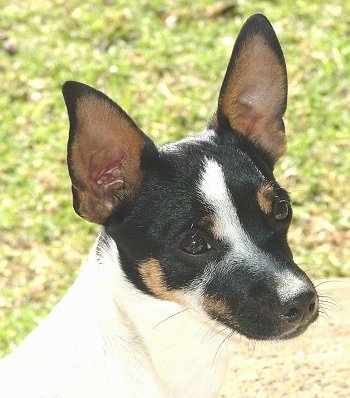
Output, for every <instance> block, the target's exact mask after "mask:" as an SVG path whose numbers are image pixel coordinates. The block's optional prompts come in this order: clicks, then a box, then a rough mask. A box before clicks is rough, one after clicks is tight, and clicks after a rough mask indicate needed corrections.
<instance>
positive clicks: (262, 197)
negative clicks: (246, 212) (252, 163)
mask: <svg viewBox="0 0 350 398" xmlns="http://www.w3.org/2000/svg"><path fill="white" fill-rule="evenodd" d="M257 199H258V203H259V207H260V209H261V210H262V211H263V212H264V213H265V214H270V213H271V212H272V202H273V187H272V186H271V185H269V184H266V185H263V186H262V187H260V188H259V190H258V193H257Z"/></svg>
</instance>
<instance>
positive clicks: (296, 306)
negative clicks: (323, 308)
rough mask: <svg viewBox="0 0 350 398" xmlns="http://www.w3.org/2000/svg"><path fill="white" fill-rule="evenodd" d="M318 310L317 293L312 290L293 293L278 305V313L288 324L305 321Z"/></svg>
mask: <svg viewBox="0 0 350 398" xmlns="http://www.w3.org/2000/svg"><path fill="white" fill-rule="evenodd" d="M317 310H318V299H317V293H316V292H315V291H314V290H311V289H310V290H305V291H301V292H298V293H295V294H294V295H293V296H291V297H288V299H287V300H286V301H285V302H284V303H282V304H281V305H280V308H279V310H278V311H279V313H280V315H281V316H282V318H284V319H285V320H287V321H288V322H290V323H296V322H300V321H304V320H305V321H306V320H308V319H310V318H311V317H312V316H313V315H314V314H315V313H316V312H317Z"/></svg>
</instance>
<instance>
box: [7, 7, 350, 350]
mask: <svg viewBox="0 0 350 398" xmlns="http://www.w3.org/2000/svg"><path fill="white" fill-rule="evenodd" d="M255 12H263V13H265V14H266V15H267V16H268V17H269V19H270V20H271V22H272V24H273V25H274V28H275V30H276V32H277V34H278V36H279V38H280V41H281V44H282V47H283V50H284V52H285V57H286V62H287V67H288V71H289V105H288V111H287V114H286V125H287V133H288V139H289V147H288V153H287V154H286V156H285V157H284V158H283V159H282V160H281V161H280V162H279V164H278V167H277V171H276V172H277V176H278V178H279V181H280V182H281V183H282V184H284V185H285V186H286V187H287V189H288V190H289V191H290V192H291V196H292V199H293V202H294V213H295V217H294V222H293V225H292V228H291V232H290V244H291V246H292V249H293V251H294V253H295V257H296V261H297V262H299V264H300V265H301V266H302V267H303V268H304V269H305V270H307V271H308V272H310V273H311V275H312V276H313V277H315V278H316V277H325V278H328V279H329V278H332V277H335V276H350V260H349V258H350V245H349V241H350V232H349V226H350V221H349V215H350V209H349V196H350V184H349V174H350V173H349V172H350V134H349V132H350V129H349V113H350V40H349V37H350V2H349V1H348V0H327V1H321V0H314V1H308V0H285V1H251V0H237V1H234V2H232V1H224V2H216V1H209V0H201V1H195V2H189V1H161V0H151V1H142V0H141V1H136V0H120V1H112V0H105V1H90V2H82V1H77V0H70V1H68V0H40V1H38V0H32V1H26V0H11V1H6V0H0V82H1V95H0V356H1V355H2V354H4V353H6V352H8V351H9V350H11V349H12V348H13V347H14V346H15V345H16V344H17V343H18V342H19V341H20V340H21V339H22V338H23V336H24V335H25V334H26V333H27V332H28V331H30V330H31V329H32V328H33V327H34V326H35V325H36V324H37V322H38V321H39V320H40V319H41V318H42V317H43V316H44V315H45V314H46V313H47V311H48V310H49V309H50V308H51V307H52V305H54V303H56V302H57V301H58V299H59V297H61V296H62V294H63V293H64V291H65V290H66V289H67V287H68V286H69V285H70V283H71V282H72V280H73V279H74V277H75V276H76V274H77V272H78V270H79V266H80V264H81V261H82V260H83V259H84V258H85V255H86V253H87V252H88V249H89V247H90V246H91V244H92V242H93V240H94V238H95V235H96V232H97V230H98V228H97V227H95V226H93V225H91V224H89V223H87V222H84V221H83V220H82V219H80V218H79V217H77V216H76V215H75V214H74V212H73V210H72V208H71V196H70V181H69V179H68V174H67V170H66V164H65V157H66V140H67V131H68V121H67V116H66V111H65V107H64V103H63V100H62V97H61V93H60V84H61V82H63V81H65V80H71V79H72V80H78V81H82V82H85V83H88V84H90V85H93V86H95V87H96V88H98V89H100V90H103V91H105V92H106V93H107V94H108V95H109V96H111V97H112V98H113V99H115V100H116V101H117V102H118V103H119V104H120V105H121V106H122V107H123V108H124V109H125V110H126V111H127V112H128V113H129V114H130V115H131V116H132V117H133V118H134V119H135V120H136V121H137V123H138V124H139V125H140V126H141V127H142V128H143V129H144V131H146V132H147V133H148V134H149V135H151V136H152V137H153V139H155V140H156V142H157V143H158V144H159V145H161V144H164V143H166V142H169V141H172V140H175V139H178V138H180V137H183V136H186V135H188V134H192V133H194V132H196V131H200V130H202V129H203V128H204V126H205V124H206V121H207V119H208V117H209V116H210V114H211V113H212V112H213V111H214V110H215V107H216V101H217V95H218V90H219V88H220V85H221V81H222V78H223V74H224V72H225V69H226V66H227V62H228V59H229V56H230V53H231V50H232V45H233V42H234V38H235V37H236V35H237V32H238V30H239V28H240V27H241V25H242V23H243V21H244V20H245V19H246V18H247V17H248V16H249V15H250V14H252V13H255Z"/></svg>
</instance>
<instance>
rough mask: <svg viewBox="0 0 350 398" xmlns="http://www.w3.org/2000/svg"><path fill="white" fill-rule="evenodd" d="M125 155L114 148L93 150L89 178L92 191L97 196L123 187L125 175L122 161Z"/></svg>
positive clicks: (102, 195)
mask: <svg viewBox="0 0 350 398" xmlns="http://www.w3.org/2000/svg"><path fill="white" fill-rule="evenodd" d="M124 157H125V155H124V154H123V152H122V151H121V150H120V151H117V150H116V149H114V150H113V152H111V151H104V150H102V151H98V152H95V153H94V154H93V155H92V156H91V159H90V166H89V170H90V173H89V174H90V180H91V183H92V184H91V185H92V187H93V191H94V192H95V194H96V195H97V196H98V197H105V196H106V195H109V194H110V193H111V191H112V190H114V189H119V188H123V187H124V185H125V176H124V173H123V169H122V162H123V159H124Z"/></svg>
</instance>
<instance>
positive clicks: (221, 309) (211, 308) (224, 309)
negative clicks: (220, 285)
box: [203, 294, 235, 326]
mask: <svg viewBox="0 0 350 398" xmlns="http://www.w3.org/2000/svg"><path fill="white" fill-rule="evenodd" d="M203 307H204V309H205V310H206V311H207V312H208V313H209V314H211V315H212V316H213V315H217V316H218V319H219V320H224V321H226V322H227V323H229V324H230V325H232V326H233V325H234V324H235V320H234V318H233V316H232V312H231V309H230V306H229V304H228V303H227V302H226V301H225V300H222V299H218V298H216V297H214V296H210V295H208V294H206V295H205V296H204V298H203Z"/></svg>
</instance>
